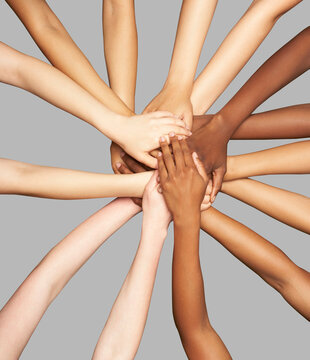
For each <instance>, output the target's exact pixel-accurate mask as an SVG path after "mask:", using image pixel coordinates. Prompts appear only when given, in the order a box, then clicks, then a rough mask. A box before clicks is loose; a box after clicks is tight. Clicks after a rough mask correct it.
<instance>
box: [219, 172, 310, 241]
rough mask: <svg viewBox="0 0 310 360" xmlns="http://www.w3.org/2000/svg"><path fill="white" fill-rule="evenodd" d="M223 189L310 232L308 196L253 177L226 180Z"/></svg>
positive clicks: (258, 208)
mask: <svg viewBox="0 0 310 360" xmlns="http://www.w3.org/2000/svg"><path fill="white" fill-rule="evenodd" d="M221 191H222V192H223V193H225V194H227V195H230V196H232V197H234V198H236V199H238V200H241V201H243V202H245V203H247V204H249V205H251V206H253V207H255V208H256V209H257V210H260V211H262V212H264V213H265V214H267V215H269V216H272V217H273V218H274V219H277V220H279V221H281V222H283V223H285V224H287V225H289V226H292V227H294V228H295V229H298V230H301V231H303V232H305V233H307V234H310V223H309V214H310V199H309V198H308V197H306V196H303V195H300V194H296V193H294V192H291V191H287V190H283V189H279V188H277V187H274V186H271V185H266V184H263V183H261V182H259V181H255V180H252V179H240V180H234V181H225V182H223V185H222V190H221Z"/></svg>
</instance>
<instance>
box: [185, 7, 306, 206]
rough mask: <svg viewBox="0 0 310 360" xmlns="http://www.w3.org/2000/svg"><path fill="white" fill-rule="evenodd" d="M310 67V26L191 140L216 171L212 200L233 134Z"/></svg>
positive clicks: (220, 179) (207, 166)
mask: <svg viewBox="0 0 310 360" xmlns="http://www.w3.org/2000/svg"><path fill="white" fill-rule="evenodd" d="M282 2H283V1H281V2H280V1H278V2H269V1H268V3H273V4H274V3H282ZM261 3H266V2H265V1H262V2H261ZM309 66H310V27H309V28H306V29H305V30H303V31H302V32H301V33H299V34H298V35H297V36H296V37H295V38H293V39H292V40H291V41H290V42H288V43H287V44H286V45H285V46H283V47H282V48H281V49H280V50H279V51H278V52H276V53H275V54H274V55H273V56H272V57H271V58H269V59H268V60H267V61H266V62H265V63H264V64H263V65H262V66H261V67H260V68H259V69H258V70H257V71H256V73H255V74H254V75H253V76H252V77H251V78H250V79H249V80H248V81H247V82H246V83H245V85H243V87H242V88H241V89H240V90H239V91H238V92H237V94H236V95H235V96H234V97H233V98H232V99H231V100H230V101H229V102H228V103H227V104H226V105H225V106H224V107H223V108H222V109H221V110H220V111H219V112H218V113H217V114H215V115H214V117H213V118H212V120H211V121H210V122H209V123H208V124H207V125H206V126H204V127H202V128H200V129H199V130H198V131H196V132H195V133H194V135H193V136H192V137H191V138H190V139H189V144H190V146H191V147H192V148H193V149H194V150H196V151H197V152H198V154H199V156H200V157H201V158H202V160H203V162H204V164H205V166H206V170H207V172H208V173H212V172H214V176H213V190H212V199H213V200H214V198H215V195H216V194H217V192H218V191H219V189H220V187H221V183H222V180H223V177H224V174H225V171H226V156H227V143H228V141H229V139H230V138H231V137H232V135H233V133H234V132H235V131H236V129H237V128H238V127H239V126H240V125H241V124H242V123H243V121H244V120H245V119H246V118H247V117H248V116H250V114H251V113H252V112H253V111H254V110H255V109H256V108H257V107H258V106H259V105H260V104H261V103H262V102H264V101H265V100H266V99H268V98H269V97H270V96H271V95H272V94H274V93H275V92H277V91H278V90H280V89H281V88H282V87H283V86H285V85H286V84H288V83H289V82H290V81H292V80H294V79H295V78H296V77H298V76H300V75H301V74H303V73H304V72H305V71H307V70H308V69H309Z"/></svg>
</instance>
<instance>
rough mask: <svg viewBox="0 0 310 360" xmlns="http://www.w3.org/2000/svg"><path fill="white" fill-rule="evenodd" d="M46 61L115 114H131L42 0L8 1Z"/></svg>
mask: <svg viewBox="0 0 310 360" xmlns="http://www.w3.org/2000/svg"><path fill="white" fill-rule="evenodd" d="M7 3H8V4H9V5H10V7H11V8H12V10H13V11H14V12H15V13H16V15H17V16H18V17H19V18H20V20H21V21H22V22H23V24H24V25H25V27H26V28H27V30H28V31H29V33H30V35H31V36H32V38H33V39H34V41H35V42H36V43H37V45H38V46H39V48H40V49H41V51H42V52H43V53H44V55H45V56H46V57H47V59H48V60H49V61H50V62H51V64H53V65H54V66H55V67H56V68H57V69H59V70H60V71H61V72H63V73H64V74H66V75H67V76H68V77H70V78H71V79H72V80H74V81H75V82H76V83H78V84H79V85H80V86H81V87H82V88H84V89H85V90H86V91H87V92H89V93H90V94H91V95H93V96H94V97H95V98H96V99H98V100H99V101H100V102H101V103H103V104H104V105H105V106H107V107H108V108H110V109H111V110H112V111H114V112H116V113H120V114H122V115H127V116H129V115H131V114H132V112H131V111H130V110H129V108H127V107H126V105H125V104H124V103H123V102H122V101H121V99H120V98H119V97H118V96H117V95H116V94H115V93H114V92H113V91H112V90H111V89H110V88H109V87H108V86H107V85H106V84H105V83H104V81H103V80H102V79H101V78H100V77H99V75H98V74H97V73H96V71H95V70H94V68H93V67H92V65H91V64H90V62H89V61H88V59H87V58H86V57H85V55H84V54H83V53H82V51H81V50H80V49H79V47H78V46H77V45H76V44H75V43H74V41H73V40H72V38H71V37H70V35H69V34H68V32H67V31H66V29H65V28H64V26H63V25H62V23H61V22H60V21H59V19H58V18H57V16H56V15H55V14H54V13H53V11H52V10H51V8H50V7H49V6H48V4H47V3H46V2H45V1H43V0H7Z"/></svg>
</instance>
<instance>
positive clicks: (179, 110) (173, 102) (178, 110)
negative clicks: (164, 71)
mask: <svg viewBox="0 0 310 360" xmlns="http://www.w3.org/2000/svg"><path fill="white" fill-rule="evenodd" d="M190 95H191V94H190V93H188V92H185V91H182V90H181V89H179V88H178V89H174V88H171V87H164V88H163V89H162V90H161V91H160V93H159V94H158V95H157V96H155V98H154V99H153V100H152V101H151V102H150V103H149V104H148V105H147V106H146V108H145V109H144V111H143V113H149V112H150V111H157V110H163V111H170V112H172V113H173V114H175V115H177V116H179V117H180V118H182V119H183V120H184V121H185V124H186V126H187V127H188V129H191V128H192V124H193V107H192V103H191V100H190Z"/></svg>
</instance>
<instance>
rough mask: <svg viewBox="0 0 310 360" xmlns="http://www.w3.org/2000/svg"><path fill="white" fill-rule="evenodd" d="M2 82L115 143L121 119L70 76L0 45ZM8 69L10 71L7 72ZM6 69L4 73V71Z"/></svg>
mask: <svg viewBox="0 0 310 360" xmlns="http://www.w3.org/2000/svg"><path fill="white" fill-rule="evenodd" d="M0 54H1V56H2V59H1V61H0V81H2V82H5V83H8V84H10V85H13V86H17V87H19V88H22V89H24V90H27V91H29V92H31V93H33V94H34V95H37V96H39V97H41V98H42V99H44V100H46V101H47V102H49V103H51V104H53V105H55V106H57V107H59V108H60V109H62V110H64V111H67V112H69V113H71V114H72V115H74V116H77V117H78V118H80V119H82V120H84V121H86V122H88V123H89V124H90V125H92V126H94V127H95V128H97V129H98V130H99V131H100V132H102V133H104V134H105V135H106V136H108V137H110V138H112V139H113V140H114V138H115V133H116V130H115V128H116V127H117V121H118V120H119V119H120V118H123V117H121V115H117V114H115V113H113V112H112V111H111V110H109V109H108V108H106V107H105V106H104V105H103V104H101V103H100V102H99V101H98V100H96V99H95V98H94V97H93V96H91V95H90V94H89V93H88V92H87V91H86V90H84V89H83V88H81V87H80V86H79V85H78V84H76V83H75V82H74V81H72V80H71V79H70V78H69V77H68V76H66V75H64V74H63V73H62V72H60V71H59V70H57V69H56V68H54V67H53V66H51V65H49V64H46V63H45V62H43V61H40V60H38V59H35V58H33V57H31V56H28V55H25V54H22V53H20V52H18V51H16V50H14V49H12V48H10V47H9V46H7V45H5V44H3V43H0ZM7 68H9V69H10V71H9V72H8V71H6V69H7ZM3 69H4V71H3Z"/></svg>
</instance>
